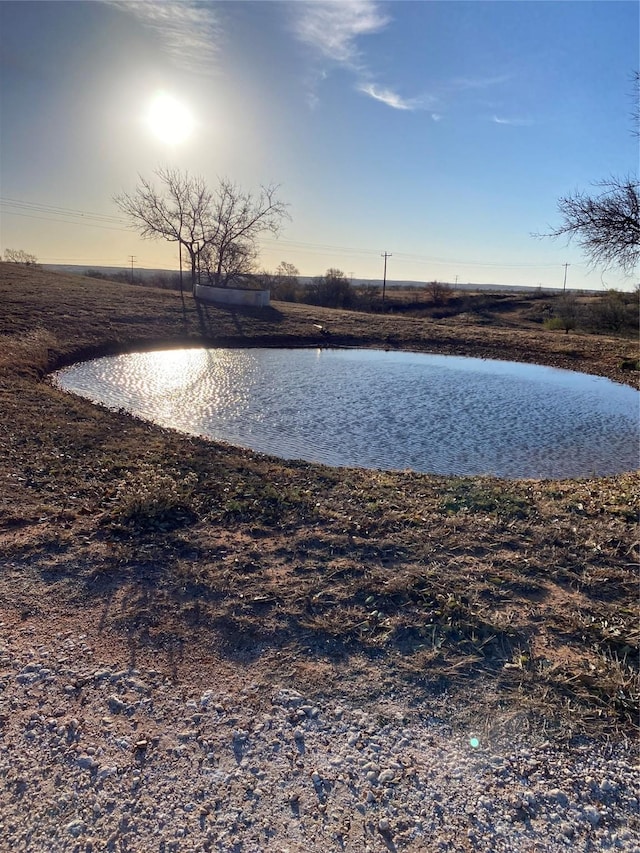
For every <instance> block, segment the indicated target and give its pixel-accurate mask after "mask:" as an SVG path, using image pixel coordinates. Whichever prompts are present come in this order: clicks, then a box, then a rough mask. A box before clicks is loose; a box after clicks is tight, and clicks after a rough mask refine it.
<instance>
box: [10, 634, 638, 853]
mask: <svg viewBox="0 0 640 853" xmlns="http://www.w3.org/2000/svg"><path fill="white" fill-rule="evenodd" d="M56 627H59V626H56V625H55V624H52V625H51V626H50V629H49V630H48V629H47V624H46V623H40V624H35V625H34V624H32V623H29V622H25V623H20V622H17V623H16V624H9V623H8V622H4V623H0V638H1V639H0V743H1V752H0V783H1V790H2V799H1V803H0V849H1V850H3V851H4V850H6V851H9V850H11V851H12V853H13V851H98V850H113V851H136V853H138V851H141V853H144V851H159V853H162V852H163V851H166V852H167V853H168V851H196V850H197V851H208V850H212V851H224V853H257V851H263V850H265V851H266V850H268V851H279V853H298V851H334V850H335V851H342V850H344V851H353V853H364V852H365V851H371V853H373V851H387V850H389V851H395V850H397V851H432V850H433V851H439V850H442V851H447V850H450V851H486V853H489V851H491V853H500V851H523V853H524V851H527V853H533V851H541V853H542V851H545V853H554V851H600V850H616V851H629V853H630V851H640V833H639V832H638V806H639V804H638V797H637V794H638V791H637V787H636V784H637V776H636V775H635V771H634V768H633V766H632V764H631V754H630V749H629V745H628V744H627V745H626V746H625V744H617V745H615V746H613V745H607V744H603V743H590V742H586V741H583V742H581V743H580V744H579V745H574V746H573V747H572V748H570V749H568V748H560V747H559V746H558V745H554V744H552V743H549V742H545V741H543V740H542V737H540V738H539V739H534V740H532V738H531V737H530V735H528V734H525V733H524V732H522V733H520V734H518V733H517V732H515V733H513V734H509V736H508V737H506V736H503V737H502V738H500V737H497V738H496V737H491V738H489V739H488V738H487V737H485V736H483V735H482V734H480V733H477V734H476V733H473V732H468V733H460V732H457V731H455V730H454V729H452V728H451V727H449V726H447V725H446V724H445V722H443V719H442V715H441V714H439V716H438V717H436V716H435V715H434V709H433V708H430V707H427V706H425V707H421V708H415V707H413V708H409V707H407V706H406V704H404V703H403V701H402V700H401V699H400V698H397V697H396V698H393V697H389V698H388V699H387V700H385V702H383V703H381V702H376V703H373V702H372V703H365V704H362V705H360V707H354V706H353V704H352V703H351V702H345V701H342V702H341V703H339V702H338V701H337V700H336V699H335V698H331V697H328V698H326V699H324V700H322V701H320V700H319V699H318V698H317V696H316V698H315V700H311V699H310V698H308V697H306V696H305V695H302V693H300V692H298V691H297V690H295V689H294V687H293V686H292V685H291V684H288V685H287V686H280V685H277V684H276V685H273V689H272V690H271V691H270V692H269V691H266V693H265V690H264V687H263V686H261V685H260V684H258V683H257V682H253V683H250V682H246V681H245V682H244V683H243V675H242V673H241V672H240V669H239V668H238V671H237V675H236V676H235V677H233V676H229V669H228V668H227V669H226V670H223V669H221V670H220V672H219V674H218V675H217V676H216V675H215V667H212V668H207V669H206V670H205V669H203V670H202V671H198V670H197V669H196V670H194V671H193V672H192V674H191V677H190V678H189V679H187V680H185V679H184V678H181V679H180V680H179V682H178V683H176V681H175V680H174V679H170V678H169V677H168V675H167V673H166V672H163V671H162V667H161V666H159V667H158V669H152V668H149V667H148V666H147V664H148V663H149V662H148V661H145V664H144V665H142V664H141V663H140V661H139V660H138V661H135V662H133V667H132V666H131V665H126V664H127V660H126V654H123V653H122V650H120V651H118V650H117V649H115V650H114V649H113V648H111V647H109V646H108V644H107V643H105V640H104V637H102V636H101V635H100V633H99V631H98V630H97V629H96V628H95V626H92V625H88V626H87V627H86V631H85V632H82V631H83V628H82V626H77V625H76V626H75V627H74V628H73V629H72V630H62V631H60V630H58V631H56V630H55V628H56ZM123 663H124V665H123ZM129 663H131V662H129ZM151 663H153V662H151ZM212 673H213V674H212ZM294 686H295V685H294ZM439 710H440V711H441V710H442V705H440V708H439ZM498 729H499V726H498Z"/></svg>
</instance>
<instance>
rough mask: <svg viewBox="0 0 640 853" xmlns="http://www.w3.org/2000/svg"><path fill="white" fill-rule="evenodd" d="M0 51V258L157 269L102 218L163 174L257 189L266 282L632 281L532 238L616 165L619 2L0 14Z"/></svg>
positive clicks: (37, 7) (3, 4) (94, 8)
mask: <svg viewBox="0 0 640 853" xmlns="http://www.w3.org/2000/svg"><path fill="white" fill-rule="evenodd" d="M0 49H1V53H0V62H1V65H0V197H1V199H2V201H1V206H0V248H1V249H2V250H3V251H4V250H5V249H6V248H14V249H16V248H19V249H24V250H25V251H28V252H30V253H32V254H35V255H36V256H37V257H38V259H39V260H40V262H41V263H51V264H79V265H86V266H87V267H88V268H89V267H91V266H128V265H129V263H130V258H131V256H133V257H134V258H135V261H134V265H135V266H136V267H145V268H154V267H161V268H167V269H176V268H177V267H178V256H177V250H176V247H175V244H170V243H167V242H164V241H162V240H153V241H151V240H142V239H141V238H140V237H139V236H138V235H137V234H136V233H135V232H134V231H132V230H131V229H130V228H128V227H127V223H126V222H125V220H124V219H123V216H122V214H121V212H120V211H119V209H118V207H117V206H116V204H115V202H114V196H115V195H116V194H118V193H120V192H123V191H125V192H131V191H133V190H134V189H135V187H136V184H137V182H138V180H139V176H143V177H145V178H153V177H154V171H155V170H157V169H158V168H163V167H169V168H176V169H179V170H181V171H185V172H189V173H190V174H192V175H198V176H201V177H203V178H204V179H205V181H206V182H207V184H208V185H209V186H210V187H212V188H214V187H215V186H216V185H217V184H218V182H219V181H220V180H221V179H227V178H228V179H230V180H231V181H233V182H234V183H235V184H236V185H237V186H238V187H239V188H241V189H242V190H244V191H252V192H256V191H258V190H259V188H260V186H261V185H269V184H277V185H278V187H279V189H278V196H279V198H281V199H282V200H283V201H285V202H287V204H288V205H289V207H288V213H289V217H290V218H289V219H287V220H286V221H283V223H282V228H281V230H280V233H279V235H278V236H277V237H274V236H272V235H266V236H264V237H263V238H261V240H260V260H259V268H260V269H264V270H270V271H273V270H275V268H276V267H277V266H278V264H279V263H280V262H281V261H286V262H288V263H292V264H294V265H295V266H296V267H297V268H298V269H299V271H300V274H301V275H309V276H315V275H322V274H323V273H324V272H325V271H326V270H327V269H328V268H330V267H333V268H338V269H341V270H342V271H343V272H345V274H346V275H348V276H349V277H352V278H356V279H365V280H366V279H372V280H373V279H381V278H382V276H383V264H384V261H383V258H382V254H383V253H385V252H386V253H388V254H389V257H388V258H387V278H388V279H389V280H414V281H431V280H434V279H437V280H439V281H448V282H451V283H455V282H456V281H458V282H460V283H469V282H473V283H479V284H503V285H509V284H517V285H528V286H538V285H542V286H545V287H561V286H562V285H563V281H564V275H565V272H566V274H567V287H569V288H581V287H586V288H595V289H599V288H602V287H618V288H623V289H626V290H629V289H631V288H632V287H633V286H634V285H635V284H636V282H637V277H636V279H635V280H634V279H630V278H625V277H624V276H623V275H622V274H621V273H619V272H618V271H616V270H602V269H591V268H590V267H589V266H588V262H587V260H586V259H585V257H584V256H583V255H582V253H581V251H580V249H579V247H577V246H574V245H572V244H570V245H567V243H566V241H565V240H563V239H561V240H559V241H552V240H549V239H540V238H537V237H536V236H534V235H536V234H540V233H544V232H547V231H549V230H550V228H552V227H553V226H554V225H557V224H559V222H560V217H559V214H558V213H557V201H558V198H559V197H561V196H563V195H567V194H570V193H572V192H574V191H576V190H587V191H594V192H597V190H596V189H595V188H594V187H593V183H594V182H596V181H598V180H602V179H606V178H608V177H610V176H612V175H620V176H625V175H628V174H629V173H631V172H634V171H635V170H636V169H637V164H638V139H637V138H636V137H634V136H633V133H632V126H633V121H632V117H631V116H632V113H633V109H634V105H633V84H632V75H633V72H634V71H635V70H637V69H638V67H639V66H640V58H639V54H640V4H638V3H637V2H635V0H628V2H627V0H621V2H618V0H595V2H593V0H591V1H590V2H583V0H501V1H500V2H490V0H466V1H465V2H458V0H423V2H420V0H414V2H403V0H395V2H374V0H336V2H321V0H317V2H310V3H307V2H304V0H293V1H292V2H270V0H263V2H251V0H235V2H195V0H182V2H177V1H176V0H171V2H158V0H153V1H152V2H148V1H147V0H143V2H135V3H132V2H117V0H114V1H113V2H98V1H97V0H96V2H82V0H78V2H65V0H50V2H29V0H26V2H25V1H24V0H22V1H21V2H10V0H1V1H0ZM565 264H569V266H568V267H565Z"/></svg>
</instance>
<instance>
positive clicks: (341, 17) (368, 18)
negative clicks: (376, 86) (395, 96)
mask: <svg viewBox="0 0 640 853" xmlns="http://www.w3.org/2000/svg"><path fill="white" fill-rule="evenodd" d="M292 8H293V9H294V10H295V15H294V20H293V31H294V33H295V35H296V36H297V38H298V39H300V41H302V42H304V43H305V44H307V45H310V46H311V47H313V48H314V49H315V50H317V51H318V53H319V54H320V55H321V56H322V57H324V58H325V59H330V60H332V61H333V62H336V63H338V64H341V65H347V66H355V65H357V63H358V60H359V57H360V54H359V50H358V46H357V43H356V40H357V39H358V38H359V37H360V36H365V35H371V34H372V33H377V32H380V30H383V29H384V28H385V27H386V26H387V24H388V23H389V20H390V19H389V18H388V17H387V16H386V15H384V14H383V13H382V12H381V11H380V9H379V7H378V4H377V3H375V2H373V0H340V2H336V0H328V2H327V0H317V2H314V3H294V4H292Z"/></svg>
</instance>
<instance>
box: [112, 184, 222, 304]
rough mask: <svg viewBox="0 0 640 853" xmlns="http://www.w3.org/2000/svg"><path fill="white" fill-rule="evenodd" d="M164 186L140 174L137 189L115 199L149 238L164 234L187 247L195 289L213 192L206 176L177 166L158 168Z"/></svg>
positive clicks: (167, 238) (182, 246)
mask: <svg viewBox="0 0 640 853" xmlns="http://www.w3.org/2000/svg"><path fill="white" fill-rule="evenodd" d="M155 175H156V176H157V178H158V179H159V180H160V183H161V185H162V188H161V189H160V190H158V189H156V187H155V186H154V185H153V183H152V182H151V181H150V180H148V179H147V178H143V177H141V176H140V183H139V184H138V186H137V187H136V190H135V192H133V193H132V194H129V193H120V194H119V195H117V196H115V198H114V201H115V203H116V204H117V205H118V207H119V208H120V210H121V211H122V212H123V213H124V214H125V215H126V216H127V217H128V219H129V220H130V222H131V224H132V226H133V227H134V228H135V229H136V230H137V231H138V232H139V233H140V235H141V236H142V237H145V238H151V239H154V238H157V237H162V238H163V239H164V240H169V241H170V242H172V243H178V244H179V246H180V251H182V249H183V248H184V249H185V251H186V252H187V255H188V257H189V261H190V263H191V287H192V289H194V288H195V284H196V272H197V269H198V260H199V257H200V254H201V252H202V251H203V249H204V247H205V245H206V236H207V234H208V233H210V227H211V222H210V210H211V201H212V199H211V193H210V191H209V190H208V189H207V187H206V185H205V183H204V181H203V180H202V178H198V177H194V176H192V175H189V173H188V172H185V173H184V174H182V173H181V172H179V171H178V170H177V169H157V170H156V172H155Z"/></svg>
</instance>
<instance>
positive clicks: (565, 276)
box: [562, 264, 571, 293]
mask: <svg viewBox="0 0 640 853" xmlns="http://www.w3.org/2000/svg"><path fill="white" fill-rule="evenodd" d="M570 266H571V264H565V265H564V283H563V285H562V292H563V293H564V292H565V291H566V289H567V267H570Z"/></svg>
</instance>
